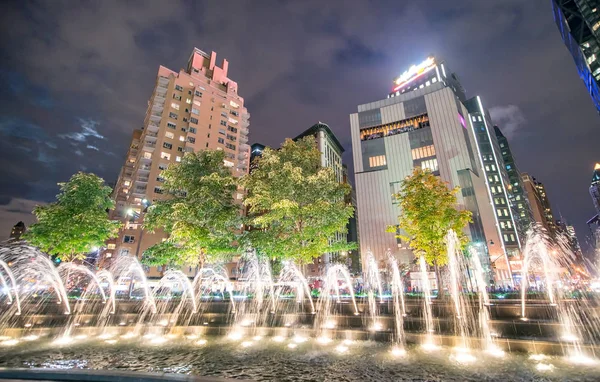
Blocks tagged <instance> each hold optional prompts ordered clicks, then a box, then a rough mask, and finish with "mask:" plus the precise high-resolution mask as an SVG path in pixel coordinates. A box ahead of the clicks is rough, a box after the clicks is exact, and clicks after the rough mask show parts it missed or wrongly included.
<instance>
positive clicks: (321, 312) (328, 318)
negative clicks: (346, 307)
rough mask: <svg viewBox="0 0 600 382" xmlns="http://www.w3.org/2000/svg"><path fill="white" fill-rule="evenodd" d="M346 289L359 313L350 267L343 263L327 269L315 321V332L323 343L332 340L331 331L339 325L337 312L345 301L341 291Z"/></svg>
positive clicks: (355, 312)
mask: <svg viewBox="0 0 600 382" xmlns="http://www.w3.org/2000/svg"><path fill="white" fill-rule="evenodd" d="M340 276H341V279H340ZM340 283H341V285H340ZM344 289H346V290H348V295H349V297H350V301H351V304H352V308H353V309H354V314H355V315H359V311H358V306H357V305H356V297H355V296H354V286H353V284H352V278H351V277H350V273H349V272H348V269H347V268H346V267H345V266H343V265H341V264H336V265H332V266H330V267H329V268H328V269H327V273H326V275H325V280H324V284H323V289H322V291H321V295H320V296H319V299H318V301H317V315H316V318H315V322H314V329H315V333H316V334H317V338H318V339H319V341H320V342H321V343H326V342H328V340H330V338H331V336H330V334H329V332H330V331H332V330H333V329H335V327H336V326H337V318H336V313H339V312H340V310H341V307H342V304H343V302H344V301H343V300H342V293H341V290H344ZM335 307H339V309H334V308H335Z"/></svg>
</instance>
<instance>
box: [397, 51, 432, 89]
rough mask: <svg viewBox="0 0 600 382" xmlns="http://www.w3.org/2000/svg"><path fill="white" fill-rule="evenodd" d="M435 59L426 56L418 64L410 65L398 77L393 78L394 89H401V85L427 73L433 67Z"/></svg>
mask: <svg viewBox="0 0 600 382" xmlns="http://www.w3.org/2000/svg"><path fill="white" fill-rule="evenodd" d="M435 65H436V64H435V59H434V58H433V57H428V58H427V59H426V60H425V61H423V62H421V63H420V64H419V65H413V66H411V67H410V68H409V69H408V70H407V71H406V72H404V73H402V74H401V75H400V77H398V78H396V79H395V80H394V84H395V86H394V91H397V90H399V89H401V88H402V87H403V86H405V85H406V84H408V83H409V82H411V81H413V80H414V79H416V78H418V77H420V76H422V75H423V74H425V73H427V72H428V71H430V70H431V69H433V68H435Z"/></svg>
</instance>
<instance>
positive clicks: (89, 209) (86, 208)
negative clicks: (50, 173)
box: [23, 172, 121, 261]
mask: <svg viewBox="0 0 600 382" xmlns="http://www.w3.org/2000/svg"><path fill="white" fill-rule="evenodd" d="M59 186H60V193H59V194H58V195H57V196H56V199H57V201H56V202H54V203H51V204H47V205H43V206H37V207H35V209H34V210H33V213H34V214H35V216H36V217H37V223H35V224H32V225H31V226H30V227H29V230H28V231H27V232H26V233H25V234H24V235H23V239H25V240H26V241H28V242H29V243H31V244H32V245H34V246H36V247H38V248H40V249H41V250H42V251H44V252H47V253H49V254H51V255H56V256H57V257H58V258H60V259H61V260H62V261H73V260H82V259H85V257H86V256H87V254H88V253H89V252H91V251H92V250H93V248H94V247H101V246H102V245H104V242H105V241H106V240H107V239H110V238H113V237H115V236H117V234H118V231H119V227H120V225H121V223H120V222H117V221H111V220H109V218H108V213H107V210H108V209H110V208H112V207H113V205H114V203H113V201H112V200H111V198H110V193H111V191H112V190H111V188H110V187H108V186H105V185H104V180H103V179H102V178H100V177H98V176H96V175H94V174H87V173H83V172H79V173H77V174H75V175H73V176H72V177H71V179H70V180H69V181H68V182H66V183H59Z"/></svg>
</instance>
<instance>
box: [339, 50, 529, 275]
mask: <svg viewBox="0 0 600 382" xmlns="http://www.w3.org/2000/svg"><path fill="white" fill-rule="evenodd" d="M472 118H475V122H474V123H473V124H471V122H470V121H471V120H472ZM483 118H486V119H487V113H485V112H484V111H483V109H482V108H481V109H480V108H479V104H478V105H477V110H473V111H472V114H470V111H469V110H468V107H467V105H466V104H465V94H464V90H463V88H462V86H461V85H460V83H459V81H458V78H457V77H456V75H454V74H453V73H452V72H450V71H449V69H448V68H447V67H446V65H445V63H444V62H443V61H439V60H436V59H435V58H433V57H430V58H428V59H427V60H425V61H424V62H422V63H421V64H419V65H414V66H412V67H411V68H409V69H408V70H407V71H406V72H404V73H403V74H402V75H401V76H399V77H398V78H397V79H396V80H395V81H394V86H393V88H392V92H391V93H389V94H388V98H387V99H384V100H380V101H376V102H371V103H367V104H364V105H359V106H358V112H357V113H354V114H351V115H350V128H351V133H352V147H353V150H352V151H353V157H354V172H355V182H356V198H357V207H358V229H359V233H360V248H361V254H363V257H364V254H365V253H366V251H367V250H371V251H372V252H373V254H374V255H375V257H376V258H377V259H378V260H383V259H384V257H385V253H386V251H387V250H388V249H391V250H392V251H393V253H394V254H396V255H397V257H398V258H399V260H400V261H402V262H406V263H408V262H410V260H411V259H412V258H413V255H412V252H411V251H410V250H409V249H408V248H407V246H406V243H402V242H399V241H398V240H397V239H396V238H395V236H394V234H391V233H387V232H386V228H387V227H388V226H391V225H397V224H398V214H399V209H398V205H397V202H396V200H395V199H394V198H393V196H392V195H393V194H394V193H397V192H398V191H399V187H400V185H401V182H402V180H403V179H404V178H406V177H407V176H408V175H410V174H411V173H412V171H413V169H414V168H415V167H421V168H423V169H429V170H430V171H431V172H432V173H433V174H434V175H437V176H440V177H441V179H442V180H443V181H445V182H447V183H448V186H449V187H455V186H460V188H461V191H460V193H459V194H458V195H457V199H458V207H459V208H462V209H467V210H469V211H471V212H472V213H473V223H471V224H469V226H468V227H467V228H466V230H465V231H466V233H467V235H468V236H469V237H470V239H471V240H472V241H475V242H481V243H484V242H485V243H486V244H487V250H488V253H487V254H486V255H485V256H482V261H483V262H484V263H485V264H486V265H487V266H490V265H491V264H490V263H491V262H493V263H494V264H493V265H495V279H496V282H497V283H498V284H511V283H512V274H511V268H510V263H509V259H508V255H509V253H508V252H507V251H506V250H505V248H504V245H503V240H502V238H501V235H502V232H503V231H502V230H501V228H500V225H499V224H498V219H497V216H496V213H497V212H496V210H495V208H493V207H492V206H493V204H492V203H493V201H492V200H491V195H490V194H489V192H488V188H487V186H486V178H487V175H486V173H485V172H484V168H482V167H481V161H480V160H479V158H478V153H477V150H478V143H477V140H476V139H475V136H474V135H473V128H475V126H476V127H477V128H479V129H480V130H481V127H483V128H484V130H483V131H482V132H483V133H485V134H488V135H489V134H494V133H493V132H491V133H490V131H489V130H488V129H487V126H489V128H491V126H492V125H491V122H488V121H486V122H484V119H483ZM500 160H501V158H500ZM492 162H493V163H496V160H494V161H492ZM490 163H491V162H490ZM494 165H495V166H496V167H495V171H498V167H497V166H498V165H497V164H494ZM490 171H492V170H491V167H490ZM500 197H502V198H503V199H504V202H503V205H504V207H503V208H504V209H506V216H507V217H509V216H510V215H509V212H508V203H507V202H506V196H505V195H504V196H497V198H500ZM499 202H500V201H499ZM504 209H501V211H500V212H501V213H502V214H503V215H504ZM509 239H510V237H509ZM513 240H514V241H515V242H516V241H517V237H516V236H515V233H513ZM363 266H364V264H363Z"/></svg>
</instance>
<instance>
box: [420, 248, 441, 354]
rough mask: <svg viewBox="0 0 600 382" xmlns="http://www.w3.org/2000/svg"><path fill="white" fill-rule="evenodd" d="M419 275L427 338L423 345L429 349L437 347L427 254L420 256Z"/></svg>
mask: <svg viewBox="0 0 600 382" xmlns="http://www.w3.org/2000/svg"><path fill="white" fill-rule="evenodd" d="M419 269H420V272H419V275H420V276H421V289H422V291H423V320H424V321H425V333H426V338H425V342H424V343H423V344H422V346H423V347H424V348H425V349H427V350H429V349H434V348H436V347H437V345H435V341H434V339H433V333H434V332H435V330H434V329H433V311H432V309H431V286H430V285H429V272H428V269H427V263H426V262H425V256H420V257H419Z"/></svg>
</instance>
